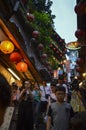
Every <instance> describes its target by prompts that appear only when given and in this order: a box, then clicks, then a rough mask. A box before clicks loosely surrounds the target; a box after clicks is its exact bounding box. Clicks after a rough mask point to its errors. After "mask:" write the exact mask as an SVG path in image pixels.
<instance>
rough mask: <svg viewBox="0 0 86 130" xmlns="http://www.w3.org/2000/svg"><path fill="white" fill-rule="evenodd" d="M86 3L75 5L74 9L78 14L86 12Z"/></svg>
mask: <svg viewBox="0 0 86 130" xmlns="http://www.w3.org/2000/svg"><path fill="white" fill-rule="evenodd" d="M85 8H86V3H79V4H77V5H76V6H75V8H74V10H75V12H76V13H77V14H78V15H83V14H85Z"/></svg>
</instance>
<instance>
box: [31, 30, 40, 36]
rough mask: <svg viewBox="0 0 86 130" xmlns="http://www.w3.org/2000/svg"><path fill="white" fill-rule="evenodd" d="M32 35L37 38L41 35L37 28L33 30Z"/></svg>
mask: <svg viewBox="0 0 86 130" xmlns="http://www.w3.org/2000/svg"><path fill="white" fill-rule="evenodd" d="M32 35H33V37H35V38H37V37H38V36H39V32H38V31H36V30H35V31H33V32H32Z"/></svg>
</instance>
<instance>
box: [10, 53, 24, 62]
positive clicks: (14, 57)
mask: <svg viewBox="0 0 86 130" xmlns="http://www.w3.org/2000/svg"><path fill="white" fill-rule="evenodd" d="M21 59H22V56H21V55H20V54H19V53H18V52H13V53H11V54H10V61H12V62H15V63H18V62H19V61H21Z"/></svg>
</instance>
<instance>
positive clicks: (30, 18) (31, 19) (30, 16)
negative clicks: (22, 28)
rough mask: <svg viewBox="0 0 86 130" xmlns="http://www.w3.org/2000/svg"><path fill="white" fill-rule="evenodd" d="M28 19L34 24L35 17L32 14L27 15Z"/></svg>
mask: <svg viewBox="0 0 86 130" xmlns="http://www.w3.org/2000/svg"><path fill="white" fill-rule="evenodd" d="M27 19H28V20H29V21H30V22H32V21H33V20H34V15H33V14H30V13H27Z"/></svg>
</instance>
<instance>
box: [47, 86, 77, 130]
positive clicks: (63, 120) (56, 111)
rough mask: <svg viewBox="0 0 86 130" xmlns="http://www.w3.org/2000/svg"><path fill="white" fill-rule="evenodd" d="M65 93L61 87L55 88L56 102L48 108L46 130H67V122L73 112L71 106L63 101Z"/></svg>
mask: <svg viewBox="0 0 86 130" xmlns="http://www.w3.org/2000/svg"><path fill="white" fill-rule="evenodd" d="M65 93H66V90H65V88H64V87H63V86H58V87H57V89H56V98H57V101H56V102H54V103H51V105H50V106H49V110H48V119H47V123H46V130H68V125H69V120H70V118H71V117H73V116H74V112H73V109H72V107H71V105H70V104H69V103H67V102H66V101H64V97H65Z"/></svg>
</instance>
